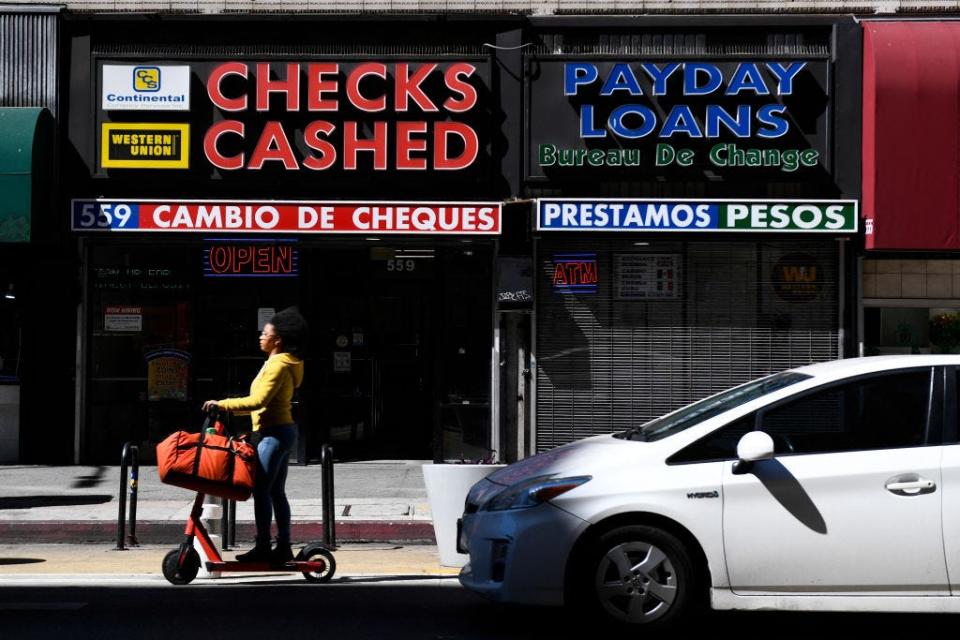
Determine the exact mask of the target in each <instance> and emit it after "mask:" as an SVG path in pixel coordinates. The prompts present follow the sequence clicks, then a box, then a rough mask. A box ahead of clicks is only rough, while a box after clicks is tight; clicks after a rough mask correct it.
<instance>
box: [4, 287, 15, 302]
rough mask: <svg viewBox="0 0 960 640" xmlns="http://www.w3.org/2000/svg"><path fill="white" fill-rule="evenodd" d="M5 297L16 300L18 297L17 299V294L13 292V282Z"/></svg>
mask: <svg viewBox="0 0 960 640" xmlns="http://www.w3.org/2000/svg"><path fill="white" fill-rule="evenodd" d="M3 297H4V298H6V299H7V300H16V299H17V294H16V293H14V292H13V285H12V284H11V285H9V286H8V287H7V292H6V293H5V294H3Z"/></svg>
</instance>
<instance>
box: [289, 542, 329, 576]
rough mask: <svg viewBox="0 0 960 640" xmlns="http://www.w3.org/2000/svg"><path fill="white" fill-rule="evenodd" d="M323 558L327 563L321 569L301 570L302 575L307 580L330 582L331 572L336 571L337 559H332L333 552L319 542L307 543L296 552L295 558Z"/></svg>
mask: <svg viewBox="0 0 960 640" xmlns="http://www.w3.org/2000/svg"><path fill="white" fill-rule="evenodd" d="M321 558H322V559H323V562H324V563H325V564H326V565H327V566H326V567H325V568H324V569H323V570H322V571H302V572H301V573H303V577H304V578H306V579H307V582H313V583H326V582H330V579H331V578H333V574H334V573H336V571H337V561H336V560H334V559H333V554H332V553H330V550H329V549H327V548H326V547H324V546H322V545H319V544H311V545H307V546H306V547H304V548H303V550H302V551H301V552H300V553H298V554H297V560H317V559H321Z"/></svg>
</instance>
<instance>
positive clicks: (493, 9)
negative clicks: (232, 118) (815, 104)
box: [18, 0, 960, 15]
mask: <svg viewBox="0 0 960 640" xmlns="http://www.w3.org/2000/svg"><path fill="white" fill-rule="evenodd" d="M18 4H24V5H29V4H43V3H41V2H36V1H35V0H25V1H22V2H19V3H18ZM63 4H64V5H65V6H66V7H67V9H68V10H70V11H81V12H118V11H121V12H122V11H131V12H142V11H150V12H175V13H246V12H250V13H273V12H281V13H344V12H348V13H515V14H516V13H520V14H534V15H552V14H598V13H619V14H683V13H689V14H703V13H857V14H872V13H881V14H890V13H911V12H930V11H936V12H958V11H960V2H956V1H940V2H936V1H935V2H921V1H918V0H874V1H873V2H860V1H856V0H854V1H845V2H844V1H830V0H796V1H792V2H783V1H782V0H753V1H750V0H599V1H594V2H583V1H581V2H574V1H570V0H533V1H528V2H523V1H511V0H354V1H353V2H318V1H316V0H313V1H311V0H272V1H271V0H267V1H265V2H261V1H257V0H67V1H66V2H64V3H63Z"/></svg>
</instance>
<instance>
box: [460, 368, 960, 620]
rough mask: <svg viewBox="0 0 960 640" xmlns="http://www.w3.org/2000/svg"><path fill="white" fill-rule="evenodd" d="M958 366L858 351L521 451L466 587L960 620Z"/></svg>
mask: <svg viewBox="0 0 960 640" xmlns="http://www.w3.org/2000/svg"><path fill="white" fill-rule="evenodd" d="M958 371H960V356H950V355H936V356H928V355H918V356H879V357H871V358H854V359H848V360H838V361H833V362H827V363H822V364H814V365H810V366H806V367H801V368H798V369H792V370H790V371H785V372H783V373H778V374H775V375H772V376H769V377H766V378H761V379H759V380H755V381H753V382H749V383H747V384H744V385H741V386H739V387H736V388H733V389H730V390H728V391H725V392H723V393H720V394H717V395H714V396H712V397H710V398H707V399H705V400H701V401H700V402H696V403H694V404H691V405H689V406H687V407H684V408H682V409H679V410H677V411H674V412H673V413H670V414H668V415H665V416H663V417H662V418H658V419H656V420H653V421H651V422H648V423H647V424H645V425H642V426H638V427H637V428H634V429H631V430H629V431H626V432H624V433H618V434H615V435H607V436H597V437H593V438H588V439H586V440H581V441H579V442H575V443H572V444H569V445H565V446H562V447H558V448H556V449H553V450H550V451H547V452H545V453H541V454H539V455H537V456H533V457H531V458H527V459H525V460H522V461H520V462H517V463H515V464H513V465H510V466H508V467H506V468H504V469H501V470H499V471H497V472H495V473H494V474H492V475H490V476H488V477H487V478H486V479H485V480H482V481H480V482H479V483H477V484H476V485H474V487H473V488H472V489H471V491H470V494H469V496H468V497H467V502H466V509H465V513H464V515H463V520H462V524H461V533H460V535H459V540H458V546H459V547H460V550H461V551H462V552H464V553H466V552H469V554H470V562H469V564H467V565H466V566H465V567H464V568H463V570H462V571H461V573H460V582H461V583H462V584H463V585H464V586H465V587H467V588H468V589H471V590H473V591H475V592H478V593H480V594H482V595H484V596H487V597H489V598H492V599H494V600H498V601H502V602H516V603H529V604H545V605H561V604H565V603H569V604H583V605H586V606H587V607H588V608H591V609H593V610H595V611H597V612H600V613H605V614H607V615H608V616H609V617H611V618H612V619H613V620H615V621H619V622H622V623H627V624H636V625H643V624H650V623H654V624H664V623H669V622H671V621H676V620H677V619H679V618H680V617H681V616H682V615H683V612H684V610H686V609H688V608H689V607H690V606H691V605H695V604H696V603H697V602H698V601H703V602H706V599H707V597H709V602H710V604H711V605H712V607H713V608H715V609H787V610H793V611H798V610H804V611H891V612H892V611H899V612H907V611H923V612H940V611H942V612H960V444H958V416H960V406H958V403H960V398H958V396H960V374H958Z"/></svg>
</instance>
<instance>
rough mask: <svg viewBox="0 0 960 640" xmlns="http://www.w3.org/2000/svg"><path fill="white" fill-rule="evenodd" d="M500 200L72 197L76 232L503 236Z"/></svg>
mask: <svg viewBox="0 0 960 640" xmlns="http://www.w3.org/2000/svg"><path fill="white" fill-rule="evenodd" d="M500 211H501V205H500V203H499V202H337V201H328V202H313V201H250V200H105V199H97V200H74V201H73V203H72V207H71V218H72V228H73V230H74V231H141V232H142V231H167V232H181V233H182V232H198V233H216V232H226V233H231V232H242V233H257V232H262V233H275V232H279V233H290V232H296V233H331V234H340V233H343V234H350V233H360V234H370V233H376V234H458V235H499V233H500V227H501V224H500Z"/></svg>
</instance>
